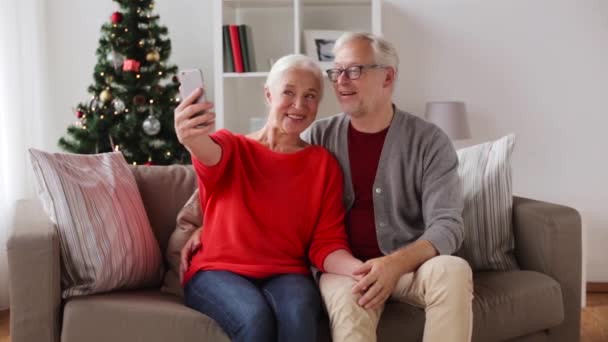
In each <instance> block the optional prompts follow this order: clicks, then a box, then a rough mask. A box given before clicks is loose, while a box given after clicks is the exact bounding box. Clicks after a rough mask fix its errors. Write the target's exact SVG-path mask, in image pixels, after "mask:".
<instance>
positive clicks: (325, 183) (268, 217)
mask: <svg viewBox="0 0 608 342" xmlns="http://www.w3.org/2000/svg"><path fill="white" fill-rule="evenodd" d="M211 138H212V139H213V140H214V141H215V142H217V143H218V144H219V145H220V146H221V147H222V157H221V159H220V161H219V162H218V163H217V164H216V165H213V166H205V165H203V164H202V163H201V162H200V161H198V160H196V158H194V157H193V158H192V164H193V165H194V169H195V170H196V173H197V175H198V183H199V188H200V200H201V205H202V210H203V213H204V214H203V215H204V216H203V217H204V228H203V231H202V234H201V243H202V248H201V249H199V251H198V252H197V253H196V254H195V255H194V256H193V257H192V261H191V264H190V267H189V269H188V270H187V272H186V274H185V276H184V284H185V283H187V282H188V280H189V279H190V278H191V277H192V276H193V275H194V274H195V273H196V272H197V271H199V270H227V271H231V272H234V273H237V274H241V275H244V276H248V277H254V278H266V277H271V276H274V275H277V274H284V273H299V274H308V273H309V272H310V271H309V266H310V262H312V264H313V265H314V266H316V267H317V268H319V269H320V270H323V261H324V260H325V257H327V255H329V254H330V253H332V252H334V251H336V250H339V249H346V250H349V248H348V243H347V240H346V233H345V231H344V222H343V221H344V205H343V202H342V187H343V183H342V173H341V170H340V167H339V165H338V162H337V161H336V160H335V159H334V157H333V156H332V155H331V154H330V153H329V152H327V150H325V149H324V148H322V147H320V146H310V147H307V148H305V149H304V150H301V151H298V152H295V153H289V154H286V153H277V152H273V151H271V150H269V149H268V148H267V147H265V146H263V145H262V144H260V143H258V142H256V141H254V140H251V139H249V138H246V137H245V136H242V135H233V134H232V133H230V132H229V131H227V130H220V131H218V132H216V133H214V134H212V135H211ZM309 260H310V262H309Z"/></svg>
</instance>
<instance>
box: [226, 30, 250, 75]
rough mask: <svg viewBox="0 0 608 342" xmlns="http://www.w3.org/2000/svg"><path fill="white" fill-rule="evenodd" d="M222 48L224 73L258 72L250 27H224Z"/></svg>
mask: <svg viewBox="0 0 608 342" xmlns="http://www.w3.org/2000/svg"><path fill="white" fill-rule="evenodd" d="M222 48H223V55H224V61H223V63H224V72H238V73H241V72H252V71H255V70H256V67H255V58H254V50H253V44H252V38H251V27H249V26H248V25H223V26H222Z"/></svg>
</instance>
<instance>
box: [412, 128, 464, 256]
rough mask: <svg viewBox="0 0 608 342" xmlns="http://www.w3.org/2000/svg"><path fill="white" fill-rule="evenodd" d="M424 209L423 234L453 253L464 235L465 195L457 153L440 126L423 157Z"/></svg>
mask: <svg viewBox="0 0 608 342" xmlns="http://www.w3.org/2000/svg"><path fill="white" fill-rule="evenodd" d="M423 167H424V171H423V180H422V211H423V215H424V222H425V226H426V229H425V232H424V234H423V235H422V236H421V237H420V239H421V240H427V241H429V242H431V243H432V244H433V246H434V247H435V249H437V251H438V252H439V254H452V253H454V252H456V251H457V250H458V248H460V245H461V244H462V241H463V239H464V224H463V219H462V209H463V205H464V199H463V194H462V191H463V190H462V183H461V180H460V177H459V176H458V156H457V155H456V151H455V150H454V147H453V146H452V143H451V142H450V140H449V138H448V137H447V136H446V135H445V133H443V131H441V130H439V129H438V130H437V131H436V132H435V134H434V135H433V137H432V139H431V141H430V142H429V145H428V149H427V151H426V152H425V153H424V157H423Z"/></svg>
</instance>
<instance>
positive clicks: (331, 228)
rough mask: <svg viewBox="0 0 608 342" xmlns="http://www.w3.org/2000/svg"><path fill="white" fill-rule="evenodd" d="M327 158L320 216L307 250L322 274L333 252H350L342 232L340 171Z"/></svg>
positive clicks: (331, 158) (334, 162) (342, 212)
mask: <svg viewBox="0 0 608 342" xmlns="http://www.w3.org/2000/svg"><path fill="white" fill-rule="evenodd" d="M328 157H329V159H330V160H329V163H328V166H327V171H326V176H327V182H326V186H325V189H323V196H322V203H320V214H319V218H318V220H317V224H316V227H315V230H314V233H313V237H312V242H311V245H310V250H309V258H310V260H311V262H312V264H313V265H314V266H315V267H317V268H318V269H319V270H321V271H322V272H325V269H324V268H323V262H324V261H325V258H326V257H327V256H328V255H329V254H331V253H332V252H334V251H337V250H339V249H345V250H347V251H349V252H350V248H349V246H348V241H347V238H346V231H345V230H344V204H343V202H342V189H343V187H344V185H343V183H342V178H343V177H342V171H341V170H340V167H339V166H338V163H337V162H336V160H335V159H334V158H333V157H331V156H328Z"/></svg>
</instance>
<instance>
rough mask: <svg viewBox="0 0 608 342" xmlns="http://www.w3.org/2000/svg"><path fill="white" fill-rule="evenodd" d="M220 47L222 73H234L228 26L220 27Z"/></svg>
mask: <svg viewBox="0 0 608 342" xmlns="http://www.w3.org/2000/svg"><path fill="white" fill-rule="evenodd" d="M222 47H223V51H224V72H234V57H233V55H232V44H231V43H230V30H229V29H228V25H224V26H222Z"/></svg>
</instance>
